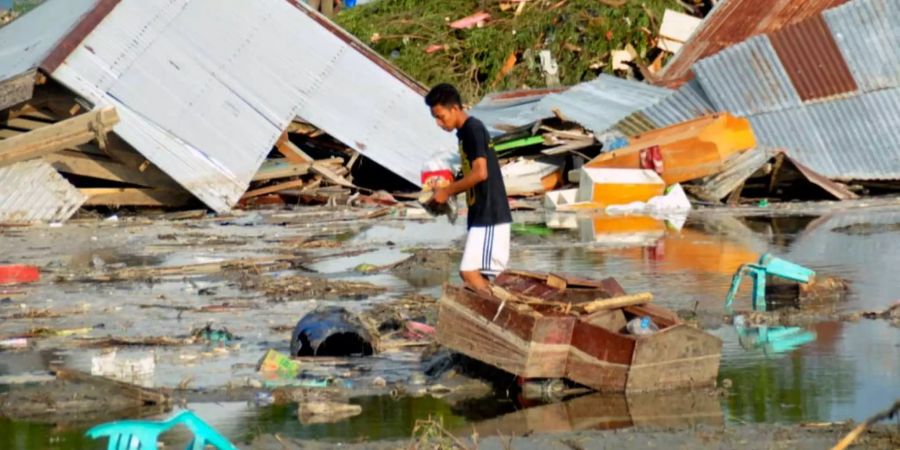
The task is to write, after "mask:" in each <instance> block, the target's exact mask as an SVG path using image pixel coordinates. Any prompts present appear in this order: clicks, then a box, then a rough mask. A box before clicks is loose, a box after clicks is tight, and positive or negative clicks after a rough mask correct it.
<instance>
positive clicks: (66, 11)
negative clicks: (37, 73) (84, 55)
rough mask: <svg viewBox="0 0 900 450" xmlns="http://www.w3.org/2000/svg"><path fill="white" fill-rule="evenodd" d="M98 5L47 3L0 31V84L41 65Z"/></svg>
mask: <svg viewBox="0 0 900 450" xmlns="http://www.w3.org/2000/svg"><path fill="white" fill-rule="evenodd" d="M98 2H99V0H63V1H48V2H45V3H44V4H42V5H40V6H38V7H37V8H35V9H33V10H31V11H30V12H28V14H26V15H25V16H22V17H20V18H19V19H18V20H15V21H13V22H12V23H10V24H9V25H6V26H5V27H3V28H0V81H2V80H6V79H9V78H12V77H14V76H16V75H20V74H22V73H25V72H28V71H30V70H33V69H35V68H37V67H38V66H40V65H41V63H43V62H44V59H46V58H47V57H48V56H49V55H50V53H51V52H52V51H53V50H54V49H56V47H57V45H58V44H59V43H60V42H61V41H62V40H63V38H65V37H66V35H68V33H69V32H70V31H71V30H72V29H73V28H75V26H76V25H77V24H78V23H79V22H80V21H81V19H82V18H83V17H84V16H85V15H87V14H88V13H89V12H90V11H91V10H93V9H94V7H95V6H96V5H97V3H98Z"/></svg>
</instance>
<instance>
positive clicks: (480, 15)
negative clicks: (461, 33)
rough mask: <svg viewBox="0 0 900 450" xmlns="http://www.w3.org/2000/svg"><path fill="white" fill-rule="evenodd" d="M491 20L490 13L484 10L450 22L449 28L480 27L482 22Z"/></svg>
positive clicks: (482, 24)
mask: <svg viewBox="0 0 900 450" xmlns="http://www.w3.org/2000/svg"><path fill="white" fill-rule="evenodd" d="M488 20H491V15H490V14H488V13H486V12H477V13H475V14H472V15H471V16H468V17H463V18H462V19H459V20H456V21H454V22H450V28H453V29H456V30H465V29H469V28H473V27H478V28H481V27H482V26H484V23H485V22H487V21H488Z"/></svg>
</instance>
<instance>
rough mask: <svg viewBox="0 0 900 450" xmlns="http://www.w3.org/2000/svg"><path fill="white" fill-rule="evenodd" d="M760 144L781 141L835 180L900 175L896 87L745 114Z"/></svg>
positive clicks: (804, 161) (899, 98) (898, 91)
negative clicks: (756, 113) (758, 113)
mask: <svg viewBox="0 0 900 450" xmlns="http://www.w3.org/2000/svg"><path fill="white" fill-rule="evenodd" d="M749 119H750V122H751V123H752V124H753V131H754V133H755V134H756V138H757V142H758V143H759V144H760V145H770V146H783V147H786V148H789V149H790V155H791V156H792V157H794V158H795V159H797V160H798V161H799V162H800V163H802V164H804V165H806V166H808V167H809V168H811V169H813V170H815V171H817V172H819V173H821V174H822V175H825V176H827V177H828V178H832V179H837V180H854V179H856V180H878V179H900V152H898V151H897V149H898V148H900V89H887V90H882V91H876V92H870V93H863V94H860V95H856V96H853V97H848V98H840V99H835V100H831V101H827V102H819V103H812V104H807V105H803V106H801V107H797V108H792V109H788V110H784V111H776V112H772V113H768V114H760V115H756V116H751V117H749Z"/></svg>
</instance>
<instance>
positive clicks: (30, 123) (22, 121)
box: [3, 116, 53, 131]
mask: <svg viewBox="0 0 900 450" xmlns="http://www.w3.org/2000/svg"><path fill="white" fill-rule="evenodd" d="M50 125H53V122H46V121H43V120H34V119H26V118H24V117H21V116H20V117H16V118H15V119H9V120H6V121H5V122H3V126H5V127H7V128H18V129H20V130H28V131H33V130H37V129H39V128H44V127H48V126H50Z"/></svg>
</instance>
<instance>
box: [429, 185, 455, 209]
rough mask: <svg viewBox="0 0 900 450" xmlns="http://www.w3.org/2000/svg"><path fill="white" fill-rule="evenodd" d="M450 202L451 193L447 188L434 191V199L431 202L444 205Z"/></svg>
mask: <svg viewBox="0 0 900 450" xmlns="http://www.w3.org/2000/svg"><path fill="white" fill-rule="evenodd" d="M448 200H450V191H449V190H448V189H447V188H445V187H441V188H437V189H435V190H434V197H432V198H431V201H433V202H435V203H437V204H439V205H443V204H444V203H447V201H448Z"/></svg>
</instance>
